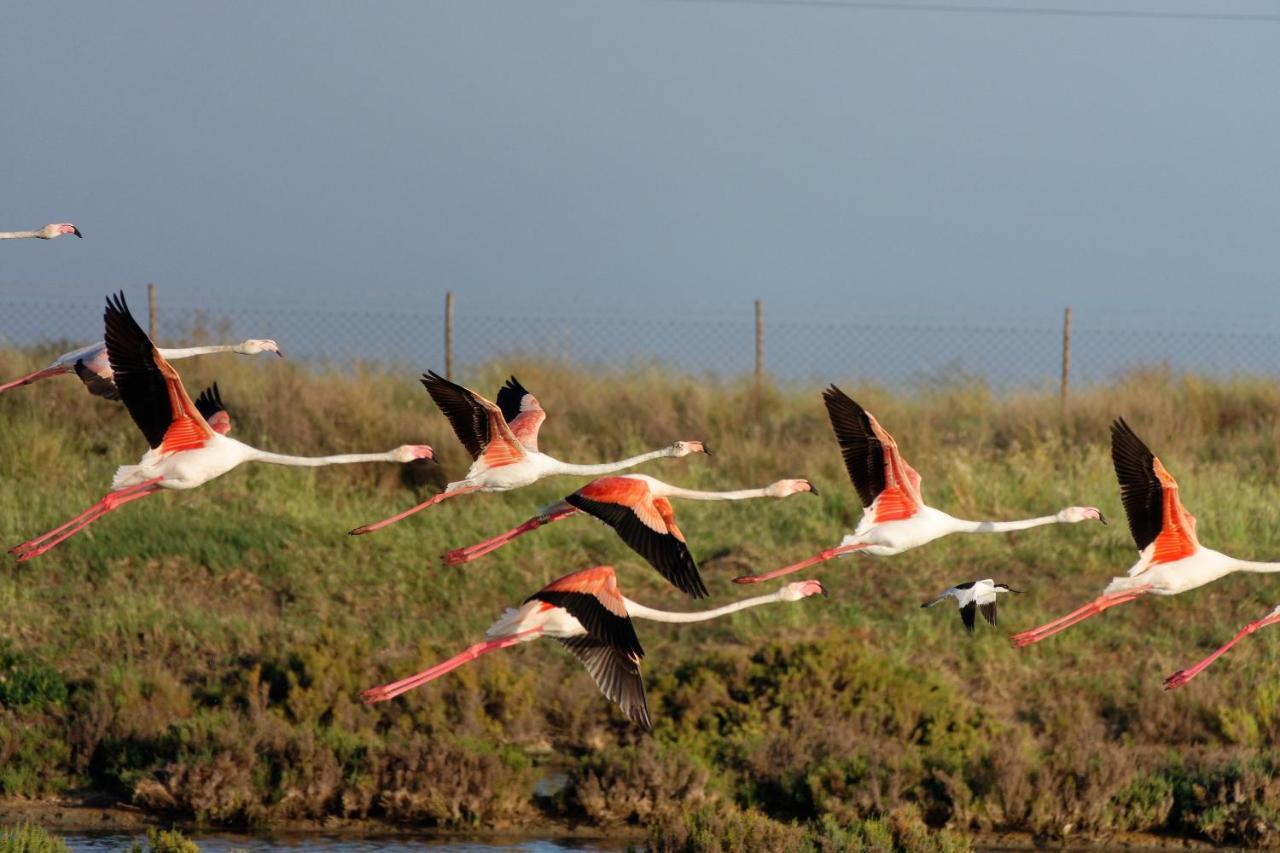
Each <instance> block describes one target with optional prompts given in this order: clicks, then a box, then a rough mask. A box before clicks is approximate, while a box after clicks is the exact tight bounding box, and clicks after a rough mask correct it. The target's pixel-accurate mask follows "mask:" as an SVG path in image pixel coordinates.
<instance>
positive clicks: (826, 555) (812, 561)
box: [733, 544, 867, 584]
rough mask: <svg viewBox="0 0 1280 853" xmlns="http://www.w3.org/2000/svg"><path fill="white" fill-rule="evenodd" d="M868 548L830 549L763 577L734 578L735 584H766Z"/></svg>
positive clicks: (860, 545) (863, 545)
mask: <svg viewBox="0 0 1280 853" xmlns="http://www.w3.org/2000/svg"><path fill="white" fill-rule="evenodd" d="M866 547H867V546H866V545H865V544H858V545H841V546H840V547H838V548H828V549H827V550H825V551H823V552H822V553H821V554H818V555H816V556H813V557H810V558H809V559H807V560H801V561H800V562H798V563H792V564H791V565H789V566H783V567H782V568H780V569H774V570H773V571H772V572H765V573H764V574H762V575H743V576H742V577H737V578H734V579H733V582H734V583H739V584H749V583H764V582H765V581H769V580H773V579H774V578H780V577H782V576H783V575H789V574H791V573H792V572H798V571H800V570H801V569H807V568H809V567H810V566H816V565H818V564H819V563H825V562H826V561H827V560H830V559H833V558H835V557H839V556H841V555H843V554H852V553H853V552H854V551H860V550H862V549H863V548H866Z"/></svg>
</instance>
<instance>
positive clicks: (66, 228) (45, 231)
mask: <svg viewBox="0 0 1280 853" xmlns="http://www.w3.org/2000/svg"><path fill="white" fill-rule="evenodd" d="M63 234H74V235H76V236H77V237H83V236H84V235H83V234H81V233H80V229H79V228H77V227H75V226H74V225H72V224H71V223H70V222H53V223H50V224H49V225H46V226H45V227H43V228H39V229H37V230H35V231H0V240H22V239H26V238H28V237H33V238H35V239H37V240H52V239H53V238H55V237H61V236H62V235H63Z"/></svg>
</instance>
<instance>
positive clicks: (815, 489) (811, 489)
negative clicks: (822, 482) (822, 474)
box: [809, 483, 818, 495]
mask: <svg viewBox="0 0 1280 853" xmlns="http://www.w3.org/2000/svg"><path fill="white" fill-rule="evenodd" d="M809 492H810V494H813V495H817V494H818V487H817V486H815V485H814V484H813V483H810V484H809Z"/></svg>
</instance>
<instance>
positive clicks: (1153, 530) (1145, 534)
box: [1012, 418, 1280, 686]
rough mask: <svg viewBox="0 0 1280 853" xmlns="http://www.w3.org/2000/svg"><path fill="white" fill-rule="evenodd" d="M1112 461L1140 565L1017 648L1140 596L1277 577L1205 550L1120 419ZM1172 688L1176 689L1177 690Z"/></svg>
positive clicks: (1027, 634)
mask: <svg viewBox="0 0 1280 853" xmlns="http://www.w3.org/2000/svg"><path fill="white" fill-rule="evenodd" d="M1111 461H1112V463H1113V464H1114V465H1115V469H1116V480H1118V481H1119V483H1120V500H1121V501H1122V502H1123V503H1124V511H1125V514H1126V515H1127V516H1128V517H1129V531H1130V532H1131V533H1132V534H1133V541H1134V542H1135V543H1137V546H1138V562H1136V563H1134V564H1133V566H1132V567H1131V568H1130V569H1129V573H1128V575H1127V576H1126V577H1122V578H1112V579H1111V583H1110V584H1108V585H1107V588H1106V589H1105V590H1103V592H1102V595H1101V596H1099V597H1098V598H1095V599H1094V600H1093V601H1091V602H1089V603H1088V604H1086V605H1084V606H1083V607H1080V608H1078V609H1076V610H1073V611H1071V612H1070V613H1068V614H1067V615H1066V616H1063V617H1061V618H1059V619H1055V620H1053V621H1052V622H1049V623H1047V624H1044V625H1041V626H1040V627H1039V628H1033V629H1031V630H1030V631H1023V632H1022V633H1020V634H1015V635H1014V636H1013V637H1012V640H1013V645H1014V646H1015V647H1019V648H1020V647H1022V646H1029V645H1031V644H1032V643H1038V642H1040V641H1041V640H1043V639H1044V638H1045V637H1049V636H1052V635H1053V634H1056V633H1058V632H1059V631H1062V630H1065V629H1067V628H1070V627H1071V626H1072V625H1075V624H1076V623H1078V622H1082V621H1084V620H1085V619H1088V618H1089V617H1090V616H1096V615H1098V614H1099V613H1101V612H1102V611H1104V610H1106V609H1108V608H1110V607H1115V606H1116V605H1119V604H1127V603H1128V602H1130V601H1133V600H1134V599H1135V598H1138V597H1139V596H1141V595H1146V594H1148V593H1150V594H1152V595H1177V594H1178V593H1180V592H1186V591H1187V590H1189V589H1195V588H1196V587H1200V586H1204V585H1205V584H1207V583H1209V582H1211V581H1215V580H1217V579H1218V578H1220V577H1224V576H1226V575H1229V574H1231V573H1232V572H1280V563H1256V562H1252V561H1249V560H1237V559H1236V558H1235V557H1229V556H1227V555H1226V554H1223V553H1221V552H1218V551H1214V550H1212V549H1209V548H1205V547H1203V546H1202V545H1201V544H1200V541H1199V539H1198V538H1197V537H1196V519H1195V516H1193V515H1192V514H1191V513H1189V512H1187V510H1186V508H1184V507H1183V506H1182V501H1181V500H1179V498H1178V483H1177V481H1175V480H1174V479H1173V475H1172V474H1170V473H1169V472H1168V471H1167V470H1166V469H1165V467H1164V465H1162V464H1161V462H1160V459H1159V457H1157V456H1155V455H1153V454H1152V453H1151V451H1150V450H1148V449H1147V446H1146V445H1145V444H1143V443H1142V439H1140V438H1138V436H1137V435H1136V434H1135V433H1134V432H1133V430H1132V429H1130V428H1129V425H1128V424H1127V423H1125V421H1124V418H1117V419H1116V421H1115V423H1113V424H1112V425H1111ZM1175 686H1176V685H1175Z"/></svg>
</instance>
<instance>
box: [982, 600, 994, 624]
mask: <svg viewBox="0 0 1280 853" xmlns="http://www.w3.org/2000/svg"><path fill="white" fill-rule="evenodd" d="M978 609H979V610H981V611H982V618H983V619H986V620H987V621H988V622H989V623H991V624H992V625H994V624H996V603H995V602H994V601H988V602H987V603H986V604H979V605H978Z"/></svg>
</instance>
